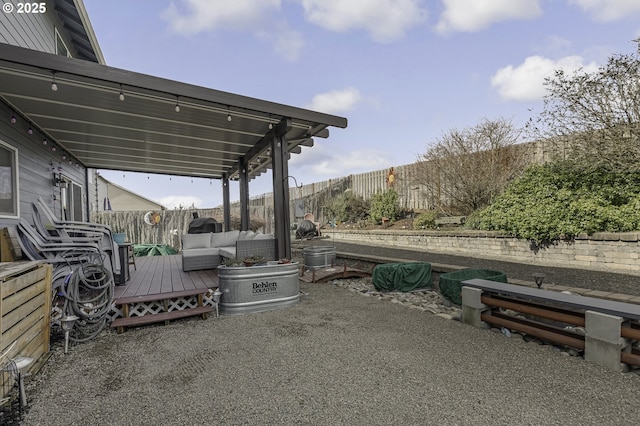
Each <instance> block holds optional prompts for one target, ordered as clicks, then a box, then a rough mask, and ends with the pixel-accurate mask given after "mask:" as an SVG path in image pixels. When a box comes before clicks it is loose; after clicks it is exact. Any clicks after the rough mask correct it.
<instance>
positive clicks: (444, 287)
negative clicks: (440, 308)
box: [438, 269, 507, 305]
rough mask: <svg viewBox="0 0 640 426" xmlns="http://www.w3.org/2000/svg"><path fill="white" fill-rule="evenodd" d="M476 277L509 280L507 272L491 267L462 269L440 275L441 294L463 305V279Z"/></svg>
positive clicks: (499, 280)
mask: <svg viewBox="0 0 640 426" xmlns="http://www.w3.org/2000/svg"><path fill="white" fill-rule="evenodd" d="M474 278H480V279H483V280H489V281H498V282H501V283H506V282H507V274H505V273H504V272H500V271H492V270H490V269H461V270H459V271H454V272H448V273H446V274H442V275H440V281H439V284H438V287H440V294H442V296H443V297H444V298H445V299H447V300H449V301H451V302H452V303H455V304H456V305H462V296H461V294H460V293H461V292H462V281H467V280H472V279H474Z"/></svg>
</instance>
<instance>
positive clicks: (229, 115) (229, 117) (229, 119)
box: [227, 107, 231, 121]
mask: <svg viewBox="0 0 640 426" xmlns="http://www.w3.org/2000/svg"><path fill="white" fill-rule="evenodd" d="M227 121H231V112H230V111H229V107H227Z"/></svg>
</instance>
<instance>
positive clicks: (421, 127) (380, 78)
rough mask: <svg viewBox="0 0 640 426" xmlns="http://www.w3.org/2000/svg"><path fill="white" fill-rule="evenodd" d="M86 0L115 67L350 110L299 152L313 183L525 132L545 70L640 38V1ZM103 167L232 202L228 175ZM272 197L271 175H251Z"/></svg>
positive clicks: (136, 180) (600, 55)
mask: <svg viewBox="0 0 640 426" xmlns="http://www.w3.org/2000/svg"><path fill="white" fill-rule="evenodd" d="M84 3H85V6H86V9H87V11H88V13H89V18H90V20H91V22H92V25H93V28H94V31H95V33H96V36H97V38H98V42H99V43H100V46H101V48H102V51H103V54H104V56H105V59H106V61H107V64H108V65H110V66H114V67H118V68H124V69H128V70H132V71H136V72H142V73H145V74H151V75H155V76H159V77H164V78H170V79H173V80H179V81H183V82H186V83H191V84H196V85H201V86H205V87H209V88H213V89H217V90H222V91H227V92H232V93H237V94H241V95H246V96H251V97H254V98H259V99H265V100H269V101H273V102H278V103H283V104H287V105H292V106H296V107H302V108H309V109H313V110H317V111H322V112H327V113H331V114H336V115H340V116H344V117H346V118H347V119H348V120H349V126H348V127H347V128H346V129H333V128H332V129H330V132H331V136H330V137H329V138H328V139H320V138H316V139H315V142H316V144H315V146H314V147H313V148H310V149H308V148H307V149H304V150H303V153H302V154H300V155H294V156H293V159H292V160H291V161H290V163H289V172H290V175H292V176H295V177H296V180H297V181H298V183H303V184H310V183H313V182H317V181H322V180H327V179H330V178H336V177H340V176H347V175H349V174H357V173H363V172H366V171H371V170H378V169H384V168H388V167H391V166H399V165H403V164H409V163H412V162H414V161H415V160H416V158H417V157H418V156H419V155H420V154H421V153H423V152H425V150H426V149H427V147H428V145H429V144H430V143H433V142H434V141H435V140H436V139H437V138H438V137H440V136H442V135H443V134H444V133H446V132H448V131H449V130H451V129H464V128H467V127H471V126H474V125H475V124H477V123H479V122H480V121H481V120H482V119H483V118H488V119H496V118H506V119H510V120H512V121H513V123H514V124H515V125H516V126H522V125H524V123H525V122H526V121H527V120H528V119H529V118H530V117H535V115H536V114H537V113H538V112H539V111H541V108H542V102H541V99H542V96H543V95H544V87H543V85H542V82H543V79H544V77H546V76H550V75H552V73H553V71H554V70H555V69H560V68H562V69H565V70H567V71H572V70H574V69H576V68H579V67H582V68H584V69H586V70H595V69H597V67H598V66H599V65H602V64H604V62H605V61H606V59H607V58H608V57H609V56H611V55H613V54H616V53H633V52H634V51H635V49H636V45H635V44H634V43H633V42H632V40H633V39H635V38H637V37H640V1H639V0H431V1H426V0H424V1H421V0H348V1H347V0H233V1H231V0H173V1H169V0H166V1H165V0H136V1H130V0H110V1H104V0H84ZM102 174H103V176H104V177H106V178H107V179H109V180H111V181H112V182H114V183H116V184H118V185H121V186H124V187H126V188H128V189H130V190H132V191H134V192H136V193H139V194H141V195H143V196H145V197H148V198H150V199H153V200H155V201H158V202H160V203H163V204H164V205H166V206H168V207H169V208H173V207H175V206H177V205H178V204H182V205H183V206H190V205H192V204H193V205H195V206H196V207H213V206H217V205H219V204H221V203H222V191H221V186H220V183H219V182H218V181H213V182H210V181H209V180H201V179H193V180H192V179H187V178H177V177H173V178H169V177H168V176H157V175H152V176H147V175H139V174H134V173H129V172H127V173H123V172H113V171H103V172H102ZM292 183H293V182H291V183H290V184H292ZM231 191H232V192H231V194H232V199H237V190H236V189H235V186H234V184H232V187H231ZM269 191H271V177H270V175H263V176H262V177H260V178H258V179H255V180H253V181H251V183H250V186H249V192H250V194H251V195H258V194H261V193H263V192H269Z"/></svg>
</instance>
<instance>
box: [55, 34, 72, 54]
mask: <svg viewBox="0 0 640 426" xmlns="http://www.w3.org/2000/svg"><path fill="white" fill-rule="evenodd" d="M56 55H60V56H66V57H68V58H70V57H71V54H70V53H69V49H67V45H66V44H65V43H64V40H62V37H61V36H60V33H59V32H58V29H57V28H56Z"/></svg>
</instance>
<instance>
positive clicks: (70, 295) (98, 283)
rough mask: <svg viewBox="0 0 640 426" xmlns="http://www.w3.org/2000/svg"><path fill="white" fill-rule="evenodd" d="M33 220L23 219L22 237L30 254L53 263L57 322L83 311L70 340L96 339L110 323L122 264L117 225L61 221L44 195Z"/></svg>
mask: <svg viewBox="0 0 640 426" xmlns="http://www.w3.org/2000/svg"><path fill="white" fill-rule="evenodd" d="M33 220H34V226H32V225H31V224H29V223H28V222H26V221H25V220H24V219H21V220H20V222H19V224H18V226H17V231H18V241H19V243H20V246H21V248H22V251H23V253H24V254H25V256H26V257H28V258H30V259H31V260H41V261H44V262H47V263H50V264H52V265H53V277H52V281H53V299H54V300H53V312H52V314H53V315H52V325H54V324H57V323H58V322H59V321H58V320H59V318H60V317H62V316H66V315H73V316H77V317H79V320H78V321H76V323H75V324H74V329H73V330H72V333H71V334H70V339H71V340H72V341H77V342H78V341H86V340H89V339H92V338H93V337H95V336H96V335H98V334H99V333H100V331H102V329H103V328H104V327H105V325H106V322H107V318H108V317H107V314H108V313H109V311H110V309H111V306H112V302H113V293H114V277H113V274H114V273H118V272H119V269H120V264H119V259H118V255H117V254H118V250H117V245H116V244H115V242H114V241H113V238H112V234H111V229H110V228H109V227H108V226H106V225H101V224H95V223H88V222H72V221H60V220H58V219H57V218H56V217H55V215H54V214H53V212H51V210H49V209H48V207H47V206H46V204H45V203H44V202H43V201H42V200H39V202H37V203H33ZM56 314H58V317H56Z"/></svg>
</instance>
